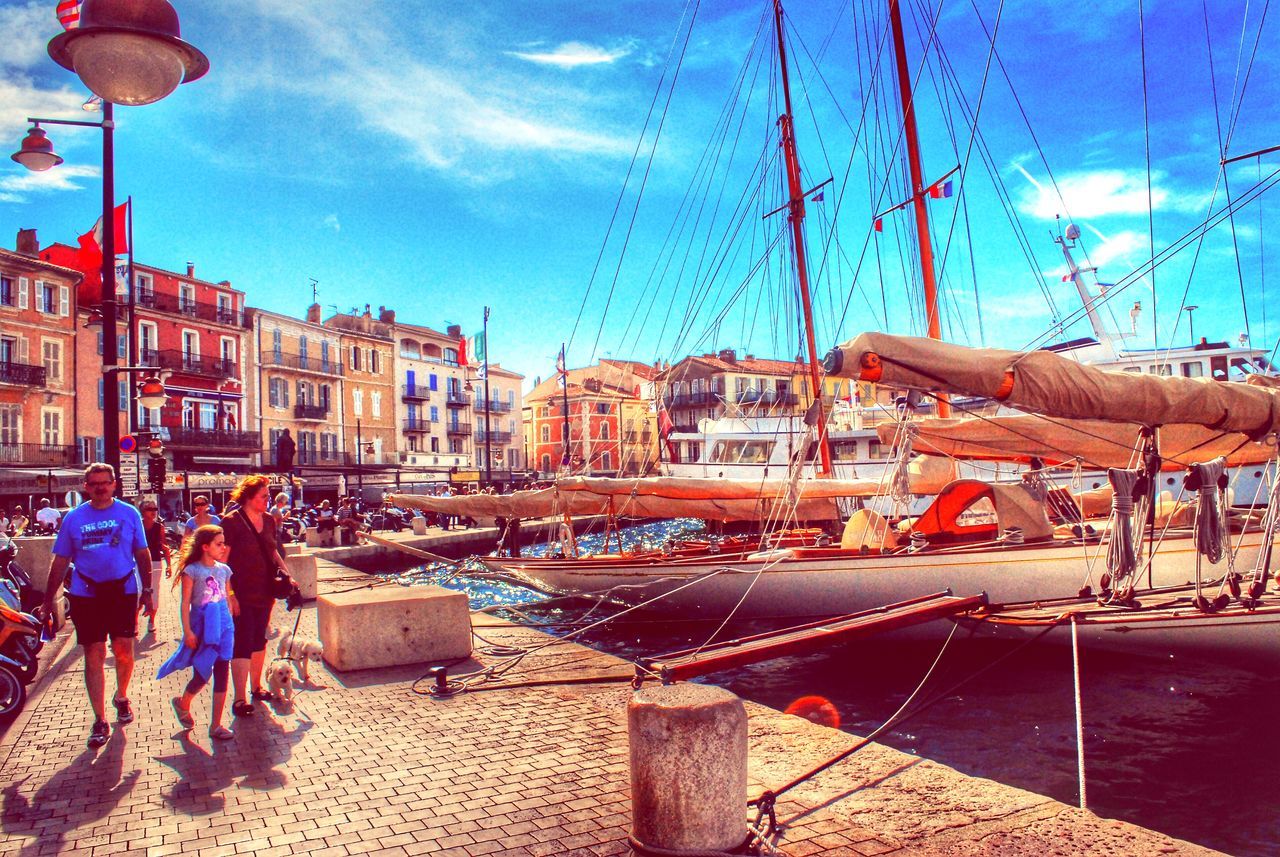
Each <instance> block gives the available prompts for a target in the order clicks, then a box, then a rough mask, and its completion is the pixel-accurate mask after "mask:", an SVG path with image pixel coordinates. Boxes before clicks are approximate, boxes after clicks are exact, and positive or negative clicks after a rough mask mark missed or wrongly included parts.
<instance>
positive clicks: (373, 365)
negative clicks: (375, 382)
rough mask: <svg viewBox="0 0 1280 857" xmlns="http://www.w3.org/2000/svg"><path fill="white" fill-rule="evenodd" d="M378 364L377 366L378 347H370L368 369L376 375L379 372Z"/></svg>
mask: <svg viewBox="0 0 1280 857" xmlns="http://www.w3.org/2000/svg"><path fill="white" fill-rule="evenodd" d="M378 366H379V361H378V349H376V348H370V349H369V371H370V372H372V373H373V374H375V375H377V374H378V372H379V369H378Z"/></svg>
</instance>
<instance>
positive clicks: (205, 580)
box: [182, 562, 231, 612]
mask: <svg viewBox="0 0 1280 857" xmlns="http://www.w3.org/2000/svg"><path fill="white" fill-rule="evenodd" d="M182 573H183V574H185V575H186V576H187V577H190V578H191V580H192V583H193V584H194V585H193V586H192V587H191V609H192V611H193V612H194V611H195V610H199V609H201V608H203V607H204V606H205V605H207V604H216V603H218V602H220V601H226V600H227V582H228V581H229V580H231V568H230V567H229V566H227V565H226V564H224V563H221V562H215V563H214V564H213V565H205V564H204V563H202V562H193V563H191V565H188V566H185V567H184V568H183V569H182Z"/></svg>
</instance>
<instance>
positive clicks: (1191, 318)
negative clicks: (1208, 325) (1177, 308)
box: [1183, 306, 1200, 348]
mask: <svg viewBox="0 0 1280 857" xmlns="http://www.w3.org/2000/svg"><path fill="white" fill-rule="evenodd" d="M1183 309H1185V310H1186V311H1187V324H1188V325H1190V326H1191V347H1192V348H1195V346H1196V317H1195V311H1196V310H1198V309H1200V307H1198V306H1188V307H1183Z"/></svg>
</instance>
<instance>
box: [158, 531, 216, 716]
mask: <svg viewBox="0 0 1280 857" xmlns="http://www.w3.org/2000/svg"><path fill="white" fill-rule="evenodd" d="M226 558H227V541H226V538H225V536H223V534H222V527H218V526H214V525H211V524H206V525H205V526H203V527H200V528H198V529H197V530H196V531H195V535H194V536H193V537H192V538H191V540H190V542H189V543H188V545H187V547H186V551H185V552H184V553H183V556H182V561H181V563H180V565H181V567H182V574H181V576H180V580H181V581H182V643H181V645H180V646H179V648H178V651H177V652H175V653H174V654H173V656H172V657H170V658H169V660H167V661H165V662H164V664H163V665H162V666H161V667H160V671H159V673H157V674H156V678H163V677H164V676H166V675H168V674H169V673H171V672H175V671H177V670H180V669H184V668H186V667H191V670H192V676H191V681H190V682H188V683H187V689H186V690H185V691H184V692H183V694H182V696H175V697H174V698H173V711H174V713H175V714H176V715H177V716H178V722H179V723H181V724H182V725H183V726H185V727H186V728H188V729H190V728H191V727H192V726H194V725H195V718H194V717H192V716H191V702H192V700H193V699H195V697H196V694H198V693H199V692H200V691H201V690H203V689H204V686H205V685H206V684H208V683H209V677H210V676H211V675H212V676H213V717H212V720H211V722H210V726H209V737H210V738H216V739H218V740H220V741H225V740H227V739H229V738H233V737H234V736H235V733H234V732H232V731H231V730H230V729H228V728H227V727H225V726H223V725H222V714H223V711H224V710H225V709H226V706H227V672H228V669H229V667H230V663H231V651H232V648H233V644H234V639H235V638H234V626H233V624H232V618H231V616H232V613H233V612H234V606H235V596H234V595H232V594H231V592H230V590H229V589H228V587H227V584H228V581H229V580H230V578H231V569H230V568H229V567H227V565H226V563H225V560H226Z"/></svg>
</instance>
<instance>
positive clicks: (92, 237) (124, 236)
mask: <svg viewBox="0 0 1280 857" xmlns="http://www.w3.org/2000/svg"><path fill="white" fill-rule="evenodd" d="M128 210H129V203H127V202H122V203H121V204H120V205H117V206H116V208H115V212H114V216H113V217H112V221H113V222H114V224H115V226H114V228H115V244H116V246H115V252H116V255H117V256H123V255H125V254H126V253H128V252H129V232H128V230H127V229H126V227H125V224H126V222H127V219H128ZM77 240H78V241H79V244H80V252H79V253H77V254H76V267H77V268H78V269H79V270H80V272H81V273H82V274H84V277H85V284H87V285H90V286H92V285H93V284H94V283H96V284H97V285H99V286H101V284H102V276H101V271H102V244H103V235H102V218H101V217H99V218H98V221H97V222H96V223H94V224H93V228H92V229H90V230H89V231H88V232H86V233H85V234H83V235H81V236H80V237H79V239H77Z"/></svg>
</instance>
